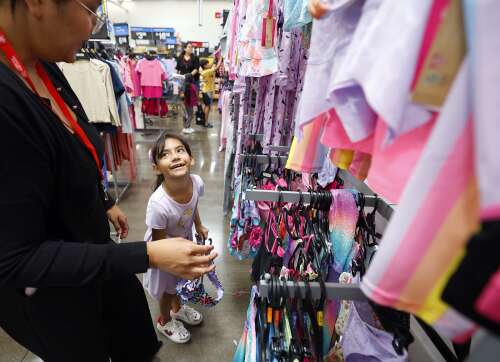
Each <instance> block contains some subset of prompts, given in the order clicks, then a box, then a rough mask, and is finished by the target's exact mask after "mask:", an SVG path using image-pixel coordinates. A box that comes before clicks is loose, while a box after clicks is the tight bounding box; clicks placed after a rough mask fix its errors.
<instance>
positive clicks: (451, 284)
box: [443, 221, 500, 336]
mask: <svg viewBox="0 0 500 362" xmlns="http://www.w3.org/2000/svg"><path fill="white" fill-rule="evenodd" d="M499 237H500V222H499V221H494V222H491V221H490V222H485V223H483V224H482V230H481V231H480V232H479V233H478V234H476V235H474V236H473V237H472V238H471V239H470V241H469V243H468V245H467V251H466V253H465V256H464V258H463V259H462V260H461V261H460V264H459V266H458V268H457V269H456V270H455V271H454V274H453V275H452V276H451V278H450V280H449V281H448V284H447V286H446V288H445V289H444V291H443V300H444V301H445V302H446V303H448V304H450V305H451V306H452V307H453V308H455V309H456V310H458V311H459V312H460V313H462V314H463V315H465V316H467V317H468V318H470V319H471V320H473V321H475V322H477V323H478V324H480V325H481V326H483V327H486V328H487V329H489V330H490V331H492V332H494V333H496V334H497V335H499V336H500V312H499V308H498V302H499V301H500V243H498V238H499Z"/></svg>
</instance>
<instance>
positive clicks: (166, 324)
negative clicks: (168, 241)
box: [144, 133, 208, 343]
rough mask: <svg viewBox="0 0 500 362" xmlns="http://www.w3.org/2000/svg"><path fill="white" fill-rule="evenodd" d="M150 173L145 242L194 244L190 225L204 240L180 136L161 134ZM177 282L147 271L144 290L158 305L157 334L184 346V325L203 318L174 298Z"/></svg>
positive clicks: (197, 182)
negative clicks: (153, 185) (153, 174)
mask: <svg viewBox="0 0 500 362" xmlns="http://www.w3.org/2000/svg"><path fill="white" fill-rule="evenodd" d="M150 160H151V162H152V164H153V169H154V170H155V172H156V174H157V175H158V179H157V183H156V190H155V191H154V193H153V195H152V196H151V198H150V199H149V203H148V207H147V211H146V225H147V227H148V228H147V232H146V236H145V240H146V241H152V240H160V239H165V238H167V237H183V238H185V239H188V240H193V231H192V229H193V224H194V225H195V229H196V232H197V233H198V235H200V236H201V237H203V238H205V239H206V238H207V237H208V230H207V229H206V228H205V227H204V226H203V225H202V223H201V220H200V215H199V213H198V208H197V206H198V198H199V197H200V196H203V192H204V184H203V181H202V179H201V178H200V176H197V175H191V173H190V171H191V167H192V166H193V164H194V159H193V157H192V154H191V148H190V147H189V144H188V143H187V142H186V141H185V140H184V139H183V138H182V137H180V136H177V135H174V134H169V133H165V134H163V135H162V136H161V137H160V138H159V140H158V141H156V143H155V145H154V146H153V148H152V149H151V151H150ZM178 281H179V278H177V277H175V276H173V275H171V274H168V273H165V272H162V271H160V270H158V269H149V270H148V272H147V274H145V276H144V287H145V288H146V289H147V290H148V292H149V293H150V294H151V296H152V297H154V298H156V299H157V300H158V301H159V302H160V313H161V315H160V317H159V318H158V323H157V324H156V326H157V328H158V330H159V331H160V332H161V333H163V334H164V335H165V336H166V337H168V338H169V339H170V340H172V341H173V342H176V343H186V342H188V341H189V339H190V338H191V334H190V333H189V332H188V331H187V330H186V328H185V327H184V324H183V322H184V323H185V324H188V325H192V326H193V325H198V324H200V323H201V322H202V320H203V316H202V315H201V314H200V313H199V312H198V311H196V310H195V309H193V308H191V307H189V306H187V305H182V306H181V303H180V298H179V297H178V296H177V294H176V285H177V282H178Z"/></svg>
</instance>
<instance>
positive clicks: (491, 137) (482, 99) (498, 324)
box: [443, 0, 500, 334]
mask: <svg viewBox="0 0 500 362" xmlns="http://www.w3.org/2000/svg"><path fill="white" fill-rule="evenodd" d="M499 11H500V4H499V3H498V2H495V1H483V2H475V1H469V0H467V1H465V2H464V12H465V23H466V30H467V40H468V45H469V52H470V56H471V59H473V61H472V62H471V64H470V67H471V77H472V81H471V86H472V89H473V91H474V92H473V98H472V102H473V104H472V105H473V112H474V140H475V149H474V151H475V161H476V165H475V171H476V175H477V178H478V185H479V192H480V217H481V221H482V224H481V230H480V231H479V233H478V234H476V235H474V236H473V237H472V238H471V239H470V240H469V243H468V246H467V251H466V253H465V255H464V258H463V259H462V260H461V261H460V264H459V265H458V267H457V269H456V270H455V271H454V274H453V275H452V277H451V278H450V280H449V283H448V285H447V286H446V288H445V290H444V292H443V299H444V301H445V302H447V303H449V304H450V305H451V306H452V307H454V308H456V309H457V310H458V311H460V312H461V313H463V314H465V315H466V316H467V317H469V318H471V319H472V320H474V322H476V323H478V324H479V325H481V326H484V327H486V328H488V329H489V330H490V331H493V332H495V333H497V334H499V331H500V313H499V310H500V309H499V308H498V302H499V300H500V271H499V269H498V268H499V265H500V261H499V259H498V256H499V255H500V253H499V250H498V245H499V243H498V237H499V230H500V228H499V226H498V225H499V220H500V207H499V205H500V193H499V189H498V187H497V185H498V177H499V175H500V163H499V162H498V156H497V155H498V152H497V145H498V137H499V131H500V129H499V127H498V122H496V121H495V120H496V119H498V116H499V110H498V104H499V102H500V98H499V95H500V93H498V92H499V90H498V88H499V86H500V83H499V82H500V71H499V69H498V67H497V66H496V64H495V62H493V61H492V59H493V57H494V56H495V55H496V54H498V52H499V50H500V43H499V42H498V41H497V40H496V35H495V34H496V33H497V32H498V31H499V24H498V22H497V21H496V19H497V14H499Z"/></svg>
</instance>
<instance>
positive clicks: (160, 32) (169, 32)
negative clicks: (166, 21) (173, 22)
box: [153, 28, 175, 42]
mask: <svg viewBox="0 0 500 362" xmlns="http://www.w3.org/2000/svg"><path fill="white" fill-rule="evenodd" d="M153 37H154V39H155V40H158V41H162V42H165V41H166V40H167V39H169V38H175V30H174V28H153Z"/></svg>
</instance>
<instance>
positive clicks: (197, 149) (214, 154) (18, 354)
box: [0, 113, 250, 362]
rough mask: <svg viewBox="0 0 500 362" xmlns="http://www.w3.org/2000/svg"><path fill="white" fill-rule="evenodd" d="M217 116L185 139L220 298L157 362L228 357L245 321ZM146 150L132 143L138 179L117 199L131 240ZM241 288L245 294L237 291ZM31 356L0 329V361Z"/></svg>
mask: <svg viewBox="0 0 500 362" xmlns="http://www.w3.org/2000/svg"><path fill="white" fill-rule="evenodd" d="M218 117H219V116H218V114H216V113H214V114H212V116H211V118H212V123H213V124H214V125H215V128H213V129H208V130H206V129H204V128H200V127H195V129H196V132H195V133H194V134H192V135H188V136H187V137H186V138H187V139H188V141H189V142H190V144H191V147H192V150H193V154H194V157H195V162H196V164H195V166H194V167H193V169H192V173H194V174H198V175H200V176H201V177H202V178H203V180H204V181H205V196H204V197H203V198H202V199H201V200H200V206H199V211H200V215H201V218H202V220H203V223H204V224H205V225H206V226H207V227H208V228H209V230H210V237H212V239H213V241H214V244H215V246H216V250H217V252H218V253H219V255H220V256H219V258H218V259H217V262H216V263H217V266H218V268H217V273H218V275H219V278H220V279H221V282H222V284H223V286H224V289H225V294H224V299H223V300H222V302H221V303H219V304H218V305H217V306H216V307H214V308H210V309H207V308H202V307H200V308H198V310H200V312H202V313H203V315H204V317H205V320H204V322H203V324H202V325H201V326H200V327H192V328H190V332H191V334H192V339H191V342H190V343H188V344H186V345H177V344H174V343H172V342H170V341H169V340H167V339H166V338H165V337H163V336H160V337H159V338H160V340H162V341H163V342H164V345H163V348H162V349H161V351H160V353H159V354H158V357H157V359H156V360H155V361H156V362H159V361H175V362H194V361H206V360H211V361H221V362H222V361H230V360H231V358H232V355H233V352H234V350H235V348H236V346H235V344H234V342H233V341H234V340H236V341H238V340H239V338H240V337H241V332H242V330H243V322H244V320H245V319H246V318H245V315H246V308H247V307H248V291H249V290H250V278H249V273H248V271H249V269H250V264H248V262H241V261H237V260H236V259H234V258H233V257H231V256H229V255H228V254H227V248H226V241H227V233H228V226H229V219H226V218H225V217H224V216H223V214H222V200H223V184H224V179H223V169H224V154H223V153H219V152H218V147H219V145H218V135H219V128H218V127H219V125H220V121H219V118H218ZM181 125H182V123H181V120H180V119H178V120H177V121H173V120H169V121H167V122H166V123H165V124H164V126H166V127H167V130H168V131H171V132H179V131H180V130H181ZM148 149H149V146H148V145H147V144H137V145H136V151H137V162H138V180H137V182H136V183H135V184H134V185H133V187H131V188H130V189H129V191H128V192H127V194H126V195H125V196H124V198H123V199H122V201H121V203H120V207H121V208H122V209H123V211H124V212H125V213H126V214H127V216H128V219H129V224H130V235H129V237H128V240H130V241H135V240H142V239H143V237H144V233H145V230H146V228H145V224H144V217H145V210H146V205H147V202H148V199H149V196H150V195H151V192H152V185H153V182H154V178H155V177H154V174H153V172H152V170H151V166H150V164H149V161H148V157H147V150H148ZM125 169H126V168H125ZM208 289H209V292H212V291H213V289H211V286H209V287H208ZM240 291H243V293H242V294H240V293H239V292H240ZM148 301H149V304H150V309H151V313H152V316H153V320H154V321H156V318H157V316H158V305H157V303H156V301H154V300H153V299H151V298H150V297H149V296H148ZM115 333H117V334H119V333H120V331H118V330H117V331H115ZM82 348H84V346H82ZM35 361H40V359H38V358H37V357H36V356H34V355H32V354H31V353H28V352H27V351H26V350H25V349H24V348H22V347H20V346H19V345H18V344H17V343H15V342H13V341H12V340H11V339H10V338H9V337H8V336H7V335H6V334H5V333H4V332H3V331H2V330H1V329H0V362H35Z"/></svg>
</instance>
